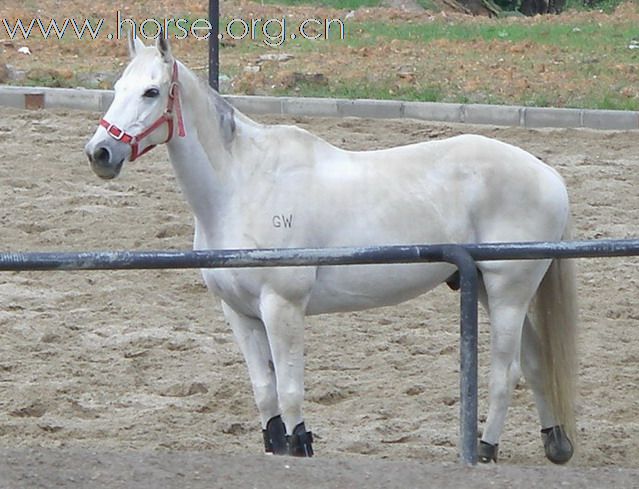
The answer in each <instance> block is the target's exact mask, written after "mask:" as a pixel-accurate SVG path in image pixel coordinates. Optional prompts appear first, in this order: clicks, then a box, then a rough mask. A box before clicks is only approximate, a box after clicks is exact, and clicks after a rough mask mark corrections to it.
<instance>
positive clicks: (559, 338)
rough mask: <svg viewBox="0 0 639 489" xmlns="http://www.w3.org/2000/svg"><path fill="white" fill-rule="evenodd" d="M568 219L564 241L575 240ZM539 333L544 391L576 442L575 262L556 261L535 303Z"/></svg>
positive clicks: (559, 421)
mask: <svg viewBox="0 0 639 489" xmlns="http://www.w3.org/2000/svg"><path fill="white" fill-rule="evenodd" d="M571 234H572V222H571V219H570V218H569V219H568V223H567V224H566V229H565V230H564V235H563V236H562V239H564V240H566V239H570V238H571V237H572V236H571ZM535 303H536V304H535V308H536V311H535V312H536V314H535V316H536V329H537V332H538V334H539V338H540V343H541V344H540V347H541V351H542V355H543V356H542V360H543V365H544V367H543V378H544V391H545V392H546V395H547V398H548V399H549V400H550V407H551V409H552V411H553V414H554V416H555V418H556V420H557V423H558V424H561V425H563V427H564V430H565V431H566V433H567V434H568V436H569V437H570V438H571V439H572V440H573V443H574V442H575V441H576V423H575V414H574V409H575V406H574V403H575V391H576V378H577V348H576V336H577V335H576V333H577V324H576V323H577V294H576V283H575V267H574V260H569V259H555V260H553V261H552V263H551V265H550V268H549V269H548V271H547V272H546V275H545V276H544V278H543V280H542V282H541V285H540V286H539V289H538V290H537V297H536V301H535Z"/></svg>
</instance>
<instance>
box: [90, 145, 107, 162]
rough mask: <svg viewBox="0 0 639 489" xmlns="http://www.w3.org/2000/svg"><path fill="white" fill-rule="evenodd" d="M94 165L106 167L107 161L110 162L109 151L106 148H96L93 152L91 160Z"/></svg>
mask: <svg viewBox="0 0 639 489" xmlns="http://www.w3.org/2000/svg"><path fill="white" fill-rule="evenodd" d="M92 160H93V162H94V163H97V164H100V165H106V164H108V163H109V161H111V153H110V152H109V150H108V149H107V148H104V147H103V148H97V149H96V150H95V151H94V152H93V158H92Z"/></svg>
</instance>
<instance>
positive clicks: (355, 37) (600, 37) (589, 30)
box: [348, 19, 639, 51]
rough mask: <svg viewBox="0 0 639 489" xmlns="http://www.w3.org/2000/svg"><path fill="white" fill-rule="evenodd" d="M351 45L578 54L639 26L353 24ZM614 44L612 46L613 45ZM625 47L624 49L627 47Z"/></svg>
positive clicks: (629, 33) (500, 22) (626, 35)
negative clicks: (476, 46) (516, 47)
mask: <svg viewBox="0 0 639 489" xmlns="http://www.w3.org/2000/svg"><path fill="white" fill-rule="evenodd" d="M349 32H350V36H349V39H348V41H349V43H353V44H356V45H370V44H375V43H379V42H384V41H385V40H389V39H399V40H404V41H411V42H421V43H426V44H427V43H429V42H432V41H434V40H437V39H447V40H450V41H461V42H472V41H475V40H483V41H510V42H524V41H529V42H531V43H534V44H541V45H553V46H559V47H562V48H571V49H575V50H589V51H592V50H596V49H601V48H603V49H605V48H606V47H607V46H611V45H613V44H614V42H615V41H617V40H618V41H623V40H629V39H631V38H632V37H633V35H637V34H638V33H639V30H638V29H637V27H636V26H634V25H631V24H628V25H625V26H619V25H612V24H600V23H597V22H586V23H579V24H572V23H566V24H557V23H550V22H548V23H538V24H534V25H526V24H521V23H517V22H511V21H508V20H503V19H499V20H495V21H494V22H491V23H473V24H466V23H449V22H439V21H437V22H430V23H419V24H417V23H404V24H387V23H383V22H353V23H352V24H350V25H349ZM611 41H612V42H611ZM624 47H625V46H624Z"/></svg>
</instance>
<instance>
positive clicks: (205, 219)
mask: <svg viewBox="0 0 639 489" xmlns="http://www.w3.org/2000/svg"><path fill="white" fill-rule="evenodd" d="M180 84H181V87H180V102H181V105H182V115H183V119H184V125H185V129H186V136H185V137H183V138H182V137H178V136H177V135H176V136H175V137H174V138H173V139H172V140H171V142H170V143H169V145H168V150H169V155H170V157H171V163H172V165H173V168H174V171H175V175H176V178H177V180H178V182H179V185H180V188H181V189H182V192H183V194H184V196H185V198H186V200H187V202H188V203H189V205H190V206H191V209H192V211H193V213H194V215H195V217H196V219H197V221H198V224H199V225H200V226H201V228H202V231H204V233H205V234H206V235H207V237H208V239H209V240H211V239H214V237H213V236H212V235H213V234H215V233H217V232H218V230H217V226H218V224H219V223H220V212H222V210H223V208H224V204H225V202H227V201H228V199H229V198H230V196H231V195H232V194H233V184H234V181H235V180H236V178H235V176H234V174H235V173H236V172H237V171H241V169H239V168H238V166H239V165H238V161H237V158H236V157H235V156H234V154H233V153H234V152H233V146H237V144H236V143H237V142H236V141H234V138H235V137H236V136H237V133H239V132H242V129H248V130H249V132H250V129H251V126H255V128H257V127H258V125H257V124H255V123H253V122H252V121H250V119H248V118H246V117H245V116H237V117H234V116H233V111H232V110H231V109H230V106H229V105H228V104H227V103H226V102H225V101H224V100H223V99H222V98H221V96H219V95H218V94H213V95H211V94H210V93H207V90H206V88H205V87H204V86H203V84H202V83H201V82H199V80H197V78H196V77H195V75H193V74H192V73H191V72H189V71H188V70H186V69H185V68H184V67H181V73H180Z"/></svg>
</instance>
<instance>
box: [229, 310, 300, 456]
mask: <svg viewBox="0 0 639 489" xmlns="http://www.w3.org/2000/svg"><path fill="white" fill-rule="evenodd" d="M222 308H223V310H224V316H225V317H226V319H227V321H228V322H229V324H230V326H231V329H232V330H233V334H234V335H235V339H236V341H237V344H238V345H239V347H240V350H241V351H242V354H243V355H244V358H245V360H246V365H247V367H248V371H249V376H250V378H251V383H252V384H253V395H254V397H255V403H256V404H257V409H258V410H259V412H260V416H261V418H262V432H263V435H264V449H265V451H266V452H268V453H274V454H276V455H286V454H288V443H287V440H286V430H285V428H284V423H283V422H282V418H281V416H280V413H279V405H278V402H277V383H276V380H275V372H274V368H273V361H272V358H271V349H270V346H269V343H268V338H267V336H266V329H265V328H264V324H263V323H262V321H260V320H259V319H254V318H250V317H247V316H245V315H243V314H239V313H238V312H236V311H235V310H234V309H232V308H231V307H230V306H228V305H227V304H225V303H222Z"/></svg>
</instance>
